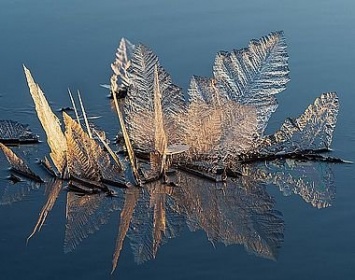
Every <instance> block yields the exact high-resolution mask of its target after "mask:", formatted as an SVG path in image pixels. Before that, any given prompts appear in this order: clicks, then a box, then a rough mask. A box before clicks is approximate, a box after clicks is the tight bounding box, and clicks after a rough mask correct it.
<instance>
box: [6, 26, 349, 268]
mask: <svg viewBox="0 0 355 280" xmlns="http://www.w3.org/2000/svg"><path fill="white" fill-rule="evenodd" d="M111 68H112V70H113V71H112V76H111V79H110V85H106V86H105V85H104V86H105V87H107V88H109V90H110V94H111V97H112V98H113V102H114V108H115V111H116V113H117V117H118V119H119V123H120V128H117V130H118V131H119V134H118V141H117V143H116V145H112V144H110V142H109V141H108V139H106V136H105V133H104V132H103V131H99V130H98V129H97V128H95V127H94V125H93V124H92V123H90V122H89V120H88V118H87V117H86V114H85V108H84V105H83V103H82V100H81V97H80V94H79V95H78V101H79V103H78V104H80V106H77V104H76V103H75V98H74V97H73V96H72V94H71V92H70V91H69V95H70V100H71V102H72V107H73V108H74V113H75V114H73V115H72V116H70V115H69V114H67V113H65V112H63V116H62V119H63V121H62V122H61V121H60V120H59V118H58V117H57V116H56V114H54V113H53V111H52V109H51V107H50V105H49V103H48V101H47V100H46V97H45V95H44V93H43V92H42V90H41V89H40V87H39V85H38V84H36V82H35V81H34V78H33V77H32V74H31V73H30V71H29V70H28V69H27V68H26V67H24V71H25V76H26V79H27V83H28V86H29V90H30V93H31V96H32V98H33V101H34V103H35V109H36V112H37V115H38V119H39V121H40V122H41V124H42V126H43V129H44V131H45V133H46V136H47V143H48V146H49V149H50V153H49V157H45V158H44V159H43V160H41V164H42V166H43V167H44V168H45V169H46V170H47V171H48V172H47V174H46V175H44V176H45V178H43V179H42V178H40V177H39V176H37V175H36V174H35V173H34V172H33V171H32V170H31V169H30V167H29V166H28V164H27V163H26V162H25V161H24V160H22V159H21V158H20V157H19V156H18V155H16V154H15V153H14V151H12V150H11V149H10V148H9V147H7V146H5V145H4V144H7V143H11V144H14V143H16V144H21V143H26V142H31V143H33V142H36V141H38V137H37V136H36V135H34V134H33V133H32V132H31V131H30V130H29V128H28V127H27V126H23V125H21V124H18V123H16V122H13V121H1V122H0V141H1V142H3V144H1V145H0V148H1V149H2V150H3V152H4V154H5V155H6V157H7V159H8V161H9V162H10V165H11V168H12V169H11V176H10V179H11V182H12V184H14V185H11V184H10V183H9V185H8V186H6V187H5V188H4V189H3V190H2V193H1V200H0V202H1V204H12V203H14V202H16V201H20V200H22V199H23V198H24V197H26V195H27V194H28V192H30V190H32V189H36V188H37V189H38V188H40V187H41V186H42V185H45V186H46V193H47V197H48V198H47V202H46V203H45V205H44V206H43V209H42V210H41V213H40V217H39V219H38V222H37V224H36V225H35V227H34V229H33V232H32V233H31V234H30V236H29V238H30V237H32V236H33V235H34V234H35V233H36V232H38V231H40V229H41V227H42V225H43V224H44V222H45V220H46V218H47V216H48V214H49V213H50V211H51V209H52V208H53V206H54V204H55V202H56V199H57V197H58V196H59V195H60V193H61V190H62V189H63V186H68V188H67V189H68V190H69V191H68V192H67V193H66V196H67V200H66V203H67V208H66V209H67V213H66V220H67V224H66V226H65V230H66V232H65V241H64V250H65V251H66V252H70V251H72V250H73V249H75V247H76V246H78V245H79V244H80V242H81V241H82V240H83V239H85V238H87V237H88V236H89V235H90V234H92V233H94V232H95V231H96V230H98V229H99V228H100V225H101V224H103V223H105V222H106V221H107V220H108V216H109V214H111V213H113V212H115V211H116V210H118V209H120V223H119V229H118V235H117V241H116V245H115V249H114V254H113V261H112V271H114V270H115V268H116V266H117V262H118V260H119V256H120V252H121V250H122V248H123V242H124V240H125V238H126V237H128V239H129V242H130V244H131V247H132V250H133V253H134V257H135V260H136V261H137V262H138V263H142V262H144V261H146V260H149V259H151V258H155V256H156V254H157V250H158V248H159V246H160V245H161V244H163V243H165V242H167V241H168V240H169V239H170V238H173V237H176V236H177V235H178V234H179V233H180V232H181V230H182V229H183V227H184V226H187V227H188V228H189V229H190V230H192V231H195V230H199V229H202V230H204V231H205V232H206V235H207V238H208V239H209V240H210V241H211V242H212V243H215V242H222V243H224V244H226V245H230V244H242V245H244V247H245V248H246V250H247V251H248V252H251V253H253V254H256V255H258V256H261V257H265V258H271V259H275V258H276V257H277V254H278V250H279V248H280V247H281V244H282V242H283V231H284V222H283V220H282V215H281V213H280V212H278V211H277V210H275V209H274V200H273V199H272V197H271V196H270V195H269V194H268V193H267V191H266V188H265V184H270V185H275V186H277V187H278V188H279V189H280V191H281V192H282V193H283V194H284V195H290V194H292V193H295V194H298V195H300V196H301V197H302V198H303V199H304V200H305V201H306V202H307V203H310V204H311V205H312V206H314V207H317V208H323V207H328V206H329V205H331V202H332V199H333V198H334V194H335V187H334V186H333V185H332V182H333V180H332V173H331V170H330V167H329V162H344V161H343V160H341V159H338V158H333V157H329V156H328V154H326V153H328V152H329V151H330V146H331V142H332V137H333V132H334V129H335V125H336V120H337V114H338V110H339V102H338V97H337V95H336V93H334V92H328V93H323V94H321V95H320V96H319V97H318V98H317V99H316V100H315V101H314V103H313V104H311V105H310V106H309V107H308V108H307V109H306V110H305V112H304V113H303V114H302V115H301V116H299V117H296V118H287V119H286V120H285V121H284V123H283V124H282V126H281V128H280V129H279V130H278V131H276V132H275V133H274V134H271V135H266V134H265V128H266V126H267V124H268V121H269V119H270V117H271V115H272V113H273V112H275V110H276V109H277V107H278V103H277V99H276V96H277V94H279V93H280V92H282V91H283V90H285V88H286V84H287V83H288V82H289V77H288V74H289V69H288V54H287V46H286V42H285V38H284V34H283V33H282V32H273V33H270V34H269V35H267V36H265V37H262V38H261V39H259V40H252V41H251V42H250V43H249V45H248V47H247V48H244V49H240V50H233V51H231V52H220V53H218V54H217V56H216V58H215V62H214V65H213V75H212V77H198V76H194V77H192V78H191V82H190V86H189V89H188V91H187V92H186V93H184V92H183V91H182V89H181V88H179V87H178V86H177V85H175V84H174V83H173V81H172V78H171V76H170V75H169V74H168V73H167V72H166V71H165V69H164V68H163V67H162V65H161V63H160V61H159V58H158V57H157V55H155V54H154V53H153V52H152V51H151V50H150V49H149V48H148V47H146V46H144V45H142V44H138V45H135V44H133V43H131V42H129V41H128V40H127V39H122V40H121V41H120V43H119V46H118V49H117V52H116V58H115V61H114V62H113V63H112V65H111ZM79 107H80V109H79ZM79 115H80V116H79ZM81 118H83V119H84V122H82V121H81ZM62 123H63V124H64V126H62ZM323 165H324V166H325V167H324V166H323ZM305 174H307V176H305ZM44 182H45V183H44ZM29 186H30V187H29ZM115 186H116V188H115ZM117 187H118V188H117ZM78 193H80V194H81V195H80V196H78V195H77V194H78ZM102 193H104V194H106V195H108V196H113V197H116V198H117V199H115V200H108V199H106V197H105V196H103V195H100V194H102Z"/></svg>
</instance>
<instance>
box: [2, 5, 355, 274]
mask: <svg viewBox="0 0 355 280" xmlns="http://www.w3.org/2000/svg"><path fill="white" fill-rule="evenodd" d="M354 9H355V4H354V3H353V1H350V0H337V1H335V0H324V1H321V0H315V1H305V0H300V1H289V0H285V1H277V0H272V1H261V0H255V1H232V0H219V1H202V0H199V1H186V0H181V1H175V2H172V1H170V2H169V1H162V0H153V1H142V0H137V1H121V0H115V1H113V0H109V1H101V2H99V1H92V0H89V1H82V0H80V1H67V0H62V1H50V0H46V1H39V0H33V1H23V0H14V1H7V0H4V1H2V3H1V4H0V34H1V38H2V39H1V45H0V101H1V102H0V109H1V115H0V119H13V120H16V121H19V122H22V123H28V124H30V126H31V128H32V130H33V131H34V132H36V133H38V134H39V135H40V136H41V139H45V138H44V132H43V130H42V128H41V126H40V123H39V121H38V119H37V116H36V114H35V112H34V106H33V102H32V100H31V97H30V95H29V92H28V87H27V85H26V81H25V78H24V74H23V71H22V64H25V65H26V66H27V67H28V68H29V69H31V71H32V74H33V75H34V77H35V79H36V81H37V82H38V83H40V85H41V87H42V89H43V90H44V92H45V93H46V96H47V98H48V100H49V101H50V102H51V105H52V108H54V109H58V108H60V107H63V106H68V105H69V98H68V95H67V88H68V87H69V88H71V89H72V90H77V89H78V90H80V91H81V93H82V96H83V100H84V103H85V105H86V108H87V111H88V113H89V115H91V116H100V118H99V119H97V120H95V123H96V124H97V125H99V126H100V127H101V128H103V129H104V130H106V131H107V132H108V134H109V137H111V138H113V137H114V135H115V133H116V131H117V129H118V122H117V120H116V117H115V115H114V114H113V112H112V111H111V109H110V105H109V100H108V99H107V98H106V95H107V92H106V91H105V90H104V89H102V88H100V87H99V84H101V83H108V81H109V77H110V75H111V70H110V63H111V62H112V61H113V59H114V54H115V50H116V47H117V45H118V42H119V40H120V38H121V37H126V38H127V39H129V40H131V41H132V42H134V43H138V42H142V43H144V44H146V45H147V46H149V47H151V48H152V49H153V50H154V51H155V53H156V54H157V55H158V56H159V57H160V61H161V63H162V65H163V66H164V67H165V68H166V69H167V71H168V72H169V73H170V74H171V76H172V77H173V80H174V82H175V83H176V84H178V85H179V86H181V87H182V88H183V89H184V90H185V91H186V90H187V87H188V84H189V80H190V77H191V76H192V75H193V74H196V75H200V76H211V72H212V65H213V61H214V56H215V54H216V52H217V51H219V50H231V49H233V48H242V47H245V46H247V44H248V42H249V40H250V39H252V38H259V37H261V36H264V35H266V34H268V33H269V32H271V31H277V30H283V31H284V32H285V36H286V40H287V44H288V53H289V56H290V59H289V67H290V71H291V73H290V77H291V81H290V82H289V83H288V85H287V90H286V91H284V92H283V93H281V94H280V95H279V96H278V100H279V108H278V110H277V112H276V113H275V114H274V115H273V117H272V119H271V120H270V123H269V127H268V131H269V132H273V131H275V130H276V129H277V128H278V127H279V126H280V124H281V123H282V121H283V120H284V119H285V118H286V117H289V116H292V117H295V116H297V115H299V114H300V113H302V112H303V111H304V109H305V108H306V107H307V106H308V104H310V103H312V102H313V100H314V99H315V98H316V97H318V96H319V95H320V94H321V93H322V92H327V91H336V92H337V93H338V95H339V99H340V113H339V116H338V125H337V127H336V130H335V133H334V139H333V145H332V148H333V150H334V152H333V155H334V156H337V157H342V158H345V159H347V160H350V161H355V145H354V143H355V128H354V127H355V126H354V119H355V118H354V110H353V107H354V105H355V104H354V99H353V96H352V95H353V91H354V90H355V79H354V77H353V76H354V75H353V73H354V72H355V71H354V70H355V69H354V61H355V51H354V50H355V29H354V26H355V13H354ZM18 151H20V153H21V155H23V156H25V157H26V159H27V160H28V161H29V162H34V161H35V159H36V157H38V155H39V154H44V153H46V152H47V151H48V148H47V146H46V145H45V143H42V144H39V145H37V146H26V147H25V148H23V149H18ZM0 159H1V173H0V175H1V177H2V178H4V177H5V176H7V174H8V173H7V170H6V168H7V167H8V165H7V162H6V161H5V159H4V157H2V156H1V158H0ZM328 167H330V168H331V172H332V174H333V176H334V177H333V178H334V183H333V185H334V186H335V198H334V199H333V200H332V205H331V206H330V207H326V208H323V209H317V208H315V207H312V205H311V204H310V203H306V202H305V201H304V200H303V199H302V198H301V197H300V196H299V195H296V194H292V195H289V196H284V195H283V194H282V193H281V192H280V191H279V189H278V188H277V187H274V186H267V191H268V193H269V194H270V195H272V196H273V197H274V198H275V201H276V204H275V207H274V208H275V209H277V210H278V211H281V212H282V214H283V220H284V222H285V231H284V242H283V243H282V246H281V248H280V250H279V256H278V258H277V260H275V261H273V260H268V259H265V258H261V257H257V256H255V255H253V254H249V253H248V252H246V250H245V249H244V247H243V246H242V245H231V246H224V245H223V244H221V243H214V244H212V243H211V242H210V241H208V239H207V237H206V233H205V232H203V231H201V230H199V231H196V232H191V231H190V230H189V229H188V228H187V227H186V226H185V227H184V228H183V229H182V232H181V233H180V234H179V236H178V237H176V238H173V239H171V240H169V242H167V243H166V244H165V245H163V246H161V247H160V249H159V251H158V254H157V256H156V259H154V260H150V261H148V262H145V263H144V264H142V265H137V264H136V263H135V262H134V260H133V255H132V250H131V248H130V245H129V243H128V241H126V242H125V243H124V247H123V249H122V253H121V257H120V261H119V264H118V268H117V270H116V272H115V273H114V274H113V276H110V271H111V259H112V253H113V248H114V244H115V238H116V235H117V231H118V223H119V215H120V212H119V211H115V212H113V213H112V214H111V216H110V218H109V219H108V221H107V223H106V224H104V225H102V226H101V227H100V230H99V231H97V232H96V233H95V234H91V235H90V236H89V237H88V238H86V239H85V240H84V241H83V242H82V243H81V244H80V245H79V246H78V247H77V248H76V250H74V251H73V252H71V253H67V254H64V253H63V240H64V233H65V211H66V209H65V200H66V193H65V192H63V193H62V194H61V195H60V196H59V198H58V201H57V202H56V204H55V206H54V208H53V210H52V211H51V213H50V215H49V217H48V219H47V221H46V224H45V225H44V226H43V228H42V230H41V232H39V233H38V234H36V235H35V236H34V237H33V238H32V239H31V240H30V242H29V244H28V245H27V246H26V238H27V236H28V235H29V234H30V233H31V231H32V229H33V226H34V225H35V223H36V221H37V219H38V213H39V212H40V210H41V208H42V206H43V204H44V203H45V200H46V195H45V191H44V190H43V189H42V188H39V189H38V190H31V191H29V192H28V195H26V196H24V198H23V199H22V200H21V202H16V203H11V205H4V206H1V207H0V221H1V225H0V278H1V279H106V278H109V277H111V278H112V279H116V278H117V279H118V278H119V279H142V278H145V279H153V278H155V279H157V278H169V279H286V278H287V279H311V278H313V279H354V277H355V269H354V264H355V241H354V238H353V236H354V234H355V223H354V218H355V210H354V207H353V205H354V197H355V189H354V188H353V182H354V181H355V173H354V172H353V170H354V167H353V165H337V164H333V165H330V166H328ZM0 183H1V184H2V185H3V186H4V187H5V186H7V184H8V183H7V181H5V180H1V181H0ZM318 183H319V184H321V182H318ZM319 187H321V186H319ZM1 193H2V194H3V193H4V191H3V190H2V192H1ZM235 214H236V215H238V213H235Z"/></svg>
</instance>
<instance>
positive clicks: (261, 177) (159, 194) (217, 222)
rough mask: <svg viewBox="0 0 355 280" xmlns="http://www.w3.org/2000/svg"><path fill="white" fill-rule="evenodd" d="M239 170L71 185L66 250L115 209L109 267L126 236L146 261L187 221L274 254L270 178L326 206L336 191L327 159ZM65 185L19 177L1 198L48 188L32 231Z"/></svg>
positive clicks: (277, 229) (275, 216)
mask: <svg viewBox="0 0 355 280" xmlns="http://www.w3.org/2000/svg"><path fill="white" fill-rule="evenodd" d="M241 170H242V176H239V177H236V178H228V179H227V180H226V181H225V182H215V181H212V180H207V179H205V178H202V177H200V176H195V175H193V174H191V173H188V172H185V171H181V170H171V172H169V175H168V178H167V181H168V183H162V182H160V181H155V182H152V183H148V184H146V185H144V187H142V188H128V189H121V188H118V189H115V191H116V194H115V196H113V197H111V196H110V197H109V196H106V195H104V194H103V193H98V194H91V195H88V194H83V193H77V192H74V191H70V190H68V191H67V192H66V224H65V226H64V227H63V230H64V231H65V240H64V251H65V252H70V251H72V250H74V249H75V248H76V247H77V246H78V245H79V244H80V243H81V241H82V240H84V239H85V238H87V237H89V235H91V234H94V233H95V232H96V231H98V230H99V229H100V226H101V225H102V224H104V223H106V222H107V221H108V218H109V217H110V215H111V214H113V213H114V212H115V211H119V226H118V232H117V238H116V244H115V245H114V248H113V260H112V271H114V270H115V268H116V266H117V264H118V261H119V257H120V254H121V250H122V248H123V244H124V242H129V244H130V247H131V250H132V252H133V255H134V258H135V261H136V262H137V263H143V262H145V261H148V260H150V259H154V258H155V257H156V256H157V252H158V249H159V247H160V246H161V245H163V244H164V243H166V242H168V240H169V239H172V238H175V237H177V236H178V235H179V234H180V233H181V232H182V229H183V228H185V227H187V228H188V229H189V230H190V231H197V230H203V231H204V232H205V233H206V236H207V239H208V240H209V241H210V242H212V243H213V244H214V243H223V244H225V245H226V246H228V245H234V244H240V245H243V246H244V248H245V249H246V251H247V252H248V253H252V254H254V255H256V256H259V257H263V258H268V259H273V260H276V259H277V256H278V252H279V250H280V248H281V246H282V243H283V240H284V221H283V218H282V213H281V212H280V211H278V210H277V209H276V206H275V201H274V199H273V198H272V197H271V195H270V194H269V193H268V192H267V185H269V184H272V185H275V186H277V187H278V188H279V189H280V191H281V192H282V193H283V194H284V195H290V194H291V193H295V194H298V195H300V196H301V197H302V198H303V199H304V200H305V201H306V202H307V203H310V204H311V205H312V206H314V207H317V208H321V207H327V206H329V205H331V203H332V199H333V198H334V195H335V187H334V186H333V184H332V183H333V179H332V171H331V165H330V164H328V163H323V162H301V161H296V160H289V159H288V160H275V161H272V162H268V164H265V163H258V164H246V165H243V166H242V169H241ZM65 184H66V183H64V181H62V180H59V179H56V180H54V181H50V182H48V183H46V184H43V185H39V184H38V183H36V184H35V183H32V182H31V181H28V180H26V181H21V182H19V183H16V184H14V183H13V182H12V181H9V182H8V183H7V186H5V187H3V188H1V200H0V201H1V204H11V203H14V202H17V201H19V200H21V199H23V198H25V197H26V194H29V193H30V190H31V189H33V188H37V189H38V188H44V189H45V192H46V195H47V199H46V202H45V204H44V206H43V208H42V210H41V212H40V215H39V218H38V222H37V223H36V225H35V226H34V229H33V232H32V233H31V234H30V235H29V238H31V237H33V235H35V233H36V232H38V231H40V230H41V227H42V225H43V224H44V223H45V221H46V219H48V218H50V211H51V210H52V208H53V206H54V204H55V202H56V199H57V197H58V196H59V193H60V192H61V191H63V189H65V190H67V189H66V188H63V186H65ZM34 215H36V213H34ZM115 215H116V214H115ZM25 234H26V233H24V235H25ZM126 237H127V238H126Z"/></svg>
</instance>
